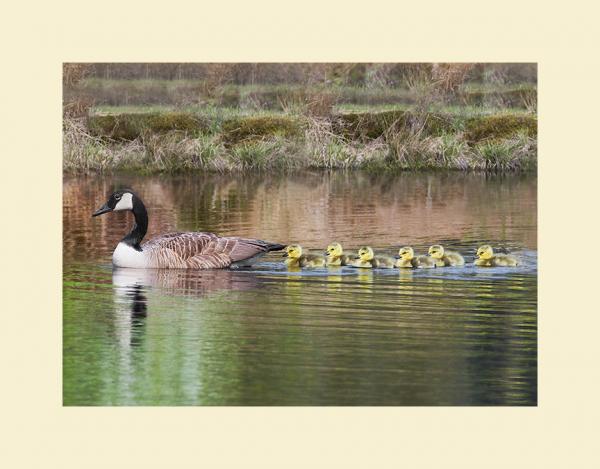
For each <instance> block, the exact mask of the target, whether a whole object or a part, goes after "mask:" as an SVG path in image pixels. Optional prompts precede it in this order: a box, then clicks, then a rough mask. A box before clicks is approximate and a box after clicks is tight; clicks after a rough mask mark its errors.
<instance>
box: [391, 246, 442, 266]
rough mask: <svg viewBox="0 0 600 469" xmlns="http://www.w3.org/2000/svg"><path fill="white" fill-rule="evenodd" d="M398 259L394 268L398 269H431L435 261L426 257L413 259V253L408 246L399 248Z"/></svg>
mask: <svg viewBox="0 0 600 469" xmlns="http://www.w3.org/2000/svg"><path fill="white" fill-rule="evenodd" d="M398 257H399V259H398V260H397V261H396V267H398V268H399V269H412V268H417V269H432V268H434V267H435V260H434V259H433V258H431V257H427V256H416V257H415V251H414V250H413V248H411V247H410V246H404V247H403V248H400V250H399V251H398Z"/></svg>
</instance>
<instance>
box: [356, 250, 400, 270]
mask: <svg viewBox="0 0 600 469" xmlns="http://www.w3.org/2000/svg"><path fill="white" fill-rule="evenodd" d="M394 264H395V260H394V259H393V258H391V257H389V256H375V253H374V252H373V249H372V248H371V247H369V246H363V247H362V248H360V249H359V250H358V259H356V260H354V261H353V262H352V263H351V264H350V265H351V266H352V267H358V268H363V269H393V268H394Z"/></svg>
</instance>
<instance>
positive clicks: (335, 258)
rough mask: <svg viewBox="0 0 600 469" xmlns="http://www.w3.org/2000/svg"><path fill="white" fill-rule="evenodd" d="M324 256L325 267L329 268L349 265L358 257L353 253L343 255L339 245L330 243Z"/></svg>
mask: <svg viewBox="0 0 600 469" xmlns="http://www.w3.org/2000/svg"><path fill="white" fill-rule="evenodd" d="M325 256H326V259H327V265H330V266H341V265H350V264H351V263H352V262H353V261H355V260H356V259H358V256H357V255H356V254H354V253H348V254H344V250H343V249H342V245H341V244H340V243H331V244H330V245H329V246H327V250H326V251H325Z"/></svg>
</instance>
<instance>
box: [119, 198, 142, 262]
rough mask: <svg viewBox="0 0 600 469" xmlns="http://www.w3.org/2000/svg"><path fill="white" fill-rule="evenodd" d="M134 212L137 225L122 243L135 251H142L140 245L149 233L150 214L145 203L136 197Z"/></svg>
mask: <svg viewBox="0 0 600 469" xmlns="http://www.w3.org/2000/svg"><path fill="white" fill-rule="evenodd" d="M132 212H133V216H134V217H135V225H133V229H132V230H131V231H130V232H129V234H128V235H127V236H125V237H124V238H123V240H122V241H123V242H124V243H125V244H128V245H129V246H131V247H133V248H134V249H136V250H138V251H141V250H142V247H141V246H140V243H141V242H142V239H144V236H146V231H148V212H147V211H146V207H145V206H144V203H143V202H142V201H141V200H140V199H139V198H138V197H136V196H134V197H133V209H132Z"/></svg>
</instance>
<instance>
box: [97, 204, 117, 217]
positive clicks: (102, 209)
mask: <svg viewBox="0 0 600 469" xmlns="http://www.w3.org/2000/svg"><path fill="white" fill-rule="evenodd" d="M112 210H113V209H112V208H110V207H109V206H108V204H104V205H103V206H102V207H100V208H99V209H98V210H96V211H95V212H94V213H92V217H97V216H98V215H102V214H103V213H108V212H112Z"/></svg>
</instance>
